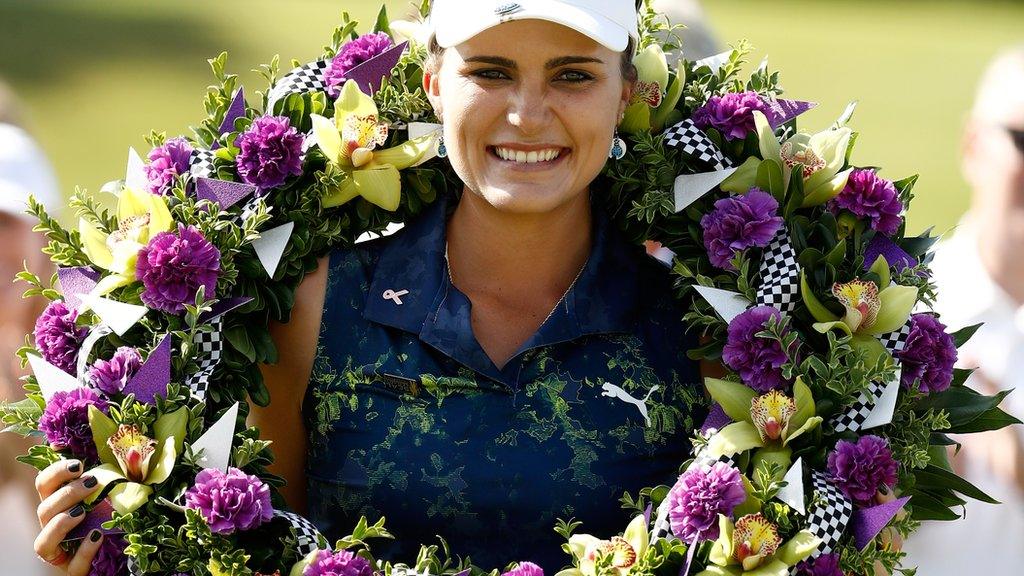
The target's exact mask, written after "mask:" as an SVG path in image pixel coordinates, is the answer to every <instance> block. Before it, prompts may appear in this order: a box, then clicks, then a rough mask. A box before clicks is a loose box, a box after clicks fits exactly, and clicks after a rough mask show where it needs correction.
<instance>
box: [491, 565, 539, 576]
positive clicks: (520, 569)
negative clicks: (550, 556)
mask: <svg viewBox="0 0 1024 576" xmlns="http://www.w3.org/2000/svg"><path fill="white" fill-rule="evenodd" d="M501 576H544V569H543V568H541V567H540V566H537V565H536V564H534V563H533V562H520V563H519V564H518V565H516V567H515V568H513V569H511V570H509V571H508V572H504V573H502V575H501Z"/></svg>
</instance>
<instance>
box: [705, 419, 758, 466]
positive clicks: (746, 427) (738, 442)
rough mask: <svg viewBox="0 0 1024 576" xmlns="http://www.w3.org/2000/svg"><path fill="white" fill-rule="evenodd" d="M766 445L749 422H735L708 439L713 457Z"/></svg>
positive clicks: (730, 454)
mask: <svg viewBox="0 0 1024 576" xmlns="http://www.w3.org/2000/svg"><path fill="white" fill-rule="evenodd" d="M763 445H764V442H763V441H762V440H761V435H760V434H758V432H757V429H756V428H754V425H753V424H750V423H749V422H733V423H732V424H729V425H728V426H726V427H725V428H722V429H721V430H719V431H718V433H717V434H715V435H714V436H712V437H711V439H710V440H708V454H709V455H710V456H711V457H712V458H720V457H722V456H732V455H733V454H739V453H740V452H746V451H747V450H750V449H751V448H759V447H761V446H763Z"/></svg>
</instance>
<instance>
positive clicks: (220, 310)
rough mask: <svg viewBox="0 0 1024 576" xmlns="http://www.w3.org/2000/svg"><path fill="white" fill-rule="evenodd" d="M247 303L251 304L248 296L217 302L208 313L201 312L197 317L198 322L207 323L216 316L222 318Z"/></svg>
mask: <svg viewBox="0 0 1024 576" xmlns="http://www.w3.org/2000/svg"><path fill="white" fill-rule="evenodd" d="M249 302H252V298H250V297H249V296H242V297H240V298H228V299H226V300H218V301H217V302H216V303H215V304H214V305H213V306H210V311H209V312H203V313H202V314H200V315H199V321H200V322H209V321H211V320H213V319H214V318H217V317H218V316H223V315H225V314H227V313H228V312H231V311H232V310H235V309H236V308H241V307H242V306H245V305H246V304H248V303H249Z"/></svg>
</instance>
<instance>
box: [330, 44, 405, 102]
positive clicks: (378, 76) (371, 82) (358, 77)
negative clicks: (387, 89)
mask: <svg viewBox="0 0 1024 576" xmlns="http://www.w3.org/2000/svg"><path fill="white" fill-rule="evenodd" d="M408 45H409V43H408V42H402V43H401V44H399V45H398V46H393V47H391V48H388V49H387V50H385V51H384V52H381V53H380V54H378V55H376V56H374V57H373V58H370V59H369V60H367V61H365V62H363V63H362V64H360V65H358V66H355V67H354V68H352V69H351V70H349V71H348V72H346V73H345V79H346V80H355V81H356V84H358V85H359V89H360V90H362V91H363V92H365V93H366V94H368V95H370V96H373V95H374V94H376V93H377V90H380V86H381V84H382V83H383V79H384V78H387V77H388V76H391V71H392V70H394V69H395V66H397V65H398V61H399V60H401V59H402V52H404V51H405V47H406V46H408Z"/></svg>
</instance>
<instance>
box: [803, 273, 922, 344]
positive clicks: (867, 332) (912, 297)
mask: <svg viewBox="0 0 1024 576" xmlns="http://www.w3.org/2000/svg"><path fill="white" fill-rule="evenodd" d="M871 272H874V273H875V274H876V275H877V276H878V277H879V283H880V284H875V283H874V282H871V281H868V280H860V279H857V280H853V281H851V282H845V283H836V284H835V285H833V286H832V295H833V296H835V297H836V299H837V300H839V302H840V303H841V304H842V305H843V308H844V309H845V313H844V314H843V316H842V318H840V317H838V316H836V315H835V314H833V313H832V312H831V311H830V310H829V309H828V308H826V307H825V306H824V305H823V304H822V303H821V301H819V300H818V298H817V297H816V296H815V295H814V292H813V291H812V290H811V288H810V286H809V285H808V284H807V278H806V277H805V276H803V275H801V277H800V292H801V296H802V298H803V301H804V304H806V305H807V309H808V310H809V311H810V312H811V315H812V316H814V319H815V320H817V321H818V322H817V323H816V324H814V329H815V330H817V331H818V332H821V333H823V334H824V333H825V332H828V331H829V330H840V331H842V332H843V333H845V334H846V335H847V336H850V337H851V345H852V346H853V347H854V348H856V349H858V350H861V351H863V352H865V353H867V354H868V356H867V360H868V361H869V362H877V360H878V358H880V357H882V356H883V355H886V354H888V351H887V350H886V349H885V347H884V346H882V344H881V342H879V341H878V336H880V335H882V334H885V333H888V332H892V331H894V330H899V329H900V328H901V327H903V325H904V324H906V322H907V319H908V318H910V313H911V311H912V310H913V309H914V305H915V304H916V303H917V288H915V287H913V286H900V285H899V284H894V283H892V277H891V275H890V272H889V263H888V262H887V261H886V260H885V257H884V256H879V257H878V259H877V260H875V262H874V264H872V266H871Z"/></svg>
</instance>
